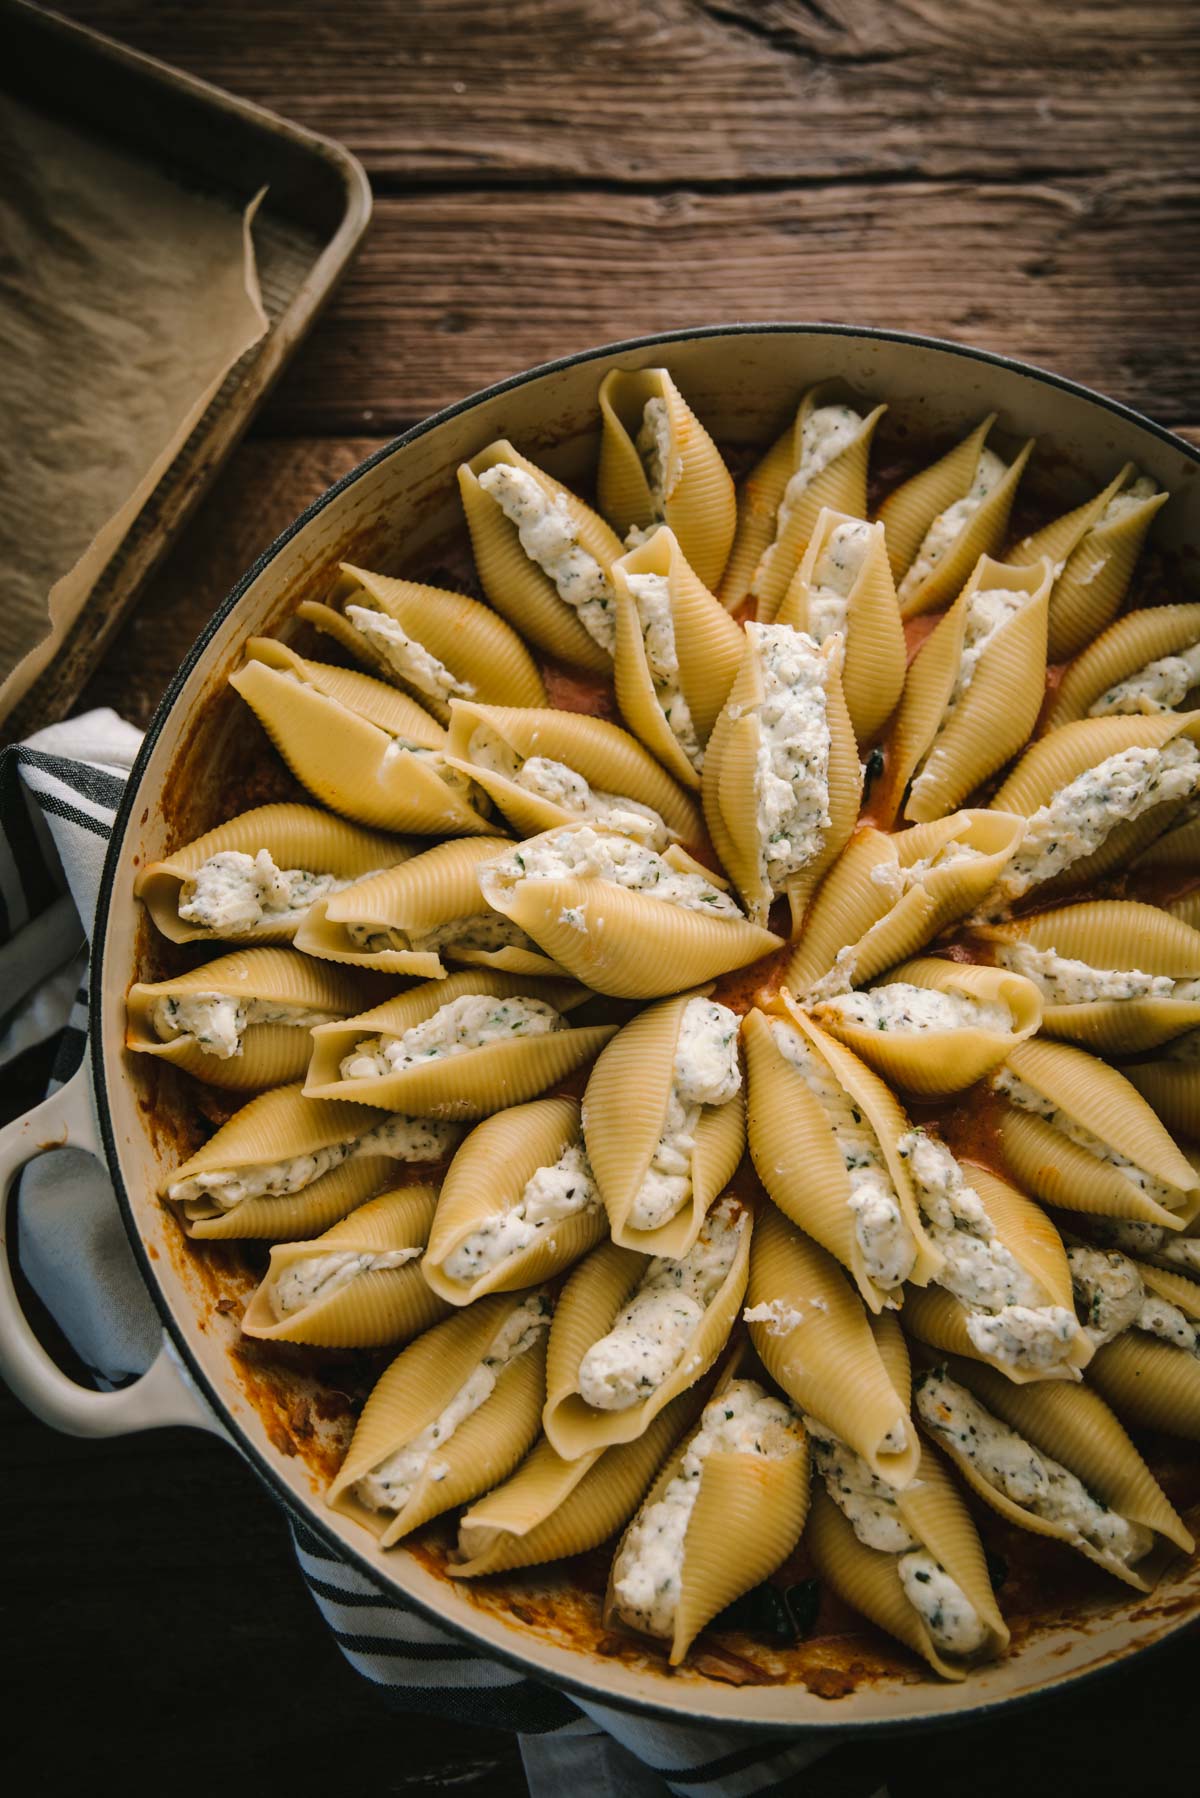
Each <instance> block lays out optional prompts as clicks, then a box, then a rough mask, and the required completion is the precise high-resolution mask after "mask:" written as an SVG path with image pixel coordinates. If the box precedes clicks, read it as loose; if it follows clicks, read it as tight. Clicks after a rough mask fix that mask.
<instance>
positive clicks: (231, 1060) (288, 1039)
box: [125, 949, 366, 1092]
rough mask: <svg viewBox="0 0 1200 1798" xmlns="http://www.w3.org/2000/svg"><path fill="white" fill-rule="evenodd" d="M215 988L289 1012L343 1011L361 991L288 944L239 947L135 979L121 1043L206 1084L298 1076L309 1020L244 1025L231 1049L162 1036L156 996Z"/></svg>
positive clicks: (235, 1086)
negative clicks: (162, 975) (218, 1050)
mask: <svg viewBox="0 0 1200 1798" xmlns="http://www.w3.org/2000/svg"><path fill="white" fill-rule="evenodd" d="M201 993H217V994H220V995H221V996H222V997H226V996H227V997H230V998H233V999H237V1000H239V1001H241V1002H243V1003H245V1002H249V1001H253V1000H255V999H262V1000H267V1001H269V1002H273V1003H274V1004H276V1005H280V1006H290V1007H294V1008H296V1010H297V1011H309V1012H318V1013H320V1012H323V1013H325V1014H326V1015H327V1016H328V1017H331V1018H332V1017H349V1016H350V1014H351V1013H352V1012H354V1011H357V1010H358V1008H359V1007H360V1006H361V1005H362V1003H363V1000H364V998H365V996H366V995H365V994H364V992H363V987H362V983H361V982H360V981H357V980H355V978H354V976H353V975H352V974H343V973H342V972H341V971H340V970H339V969H336V968H331V967H321V966H320V964H319V963H315V962H312V961H310V960H309V958H308V957H307V956H305V955H296V954H294V953H293V952H292V951H291V950H290V949H242V950H238V951H236V952H235V953H234V954H232V955H221V956H218V957H217V959H216V961H210V962H205V964H204V965H203V967H199V968H192V969H191V970H190V971H189V972H187V973H185V974H175V975H173V976H172V977H171V978H170V979H169V980H156V981H152V982H147V981H142V980H139V981H136V982H135V983H134V985H133V986H131V987H130V989H129V997H128V1000H127V1001H126V1030H125V1046H126V1048H127V1049H131V1050H133V1051H134V1053H135V1054H139V1055H154V1056H157V1057H158V1059H159V1060H161V1061H169V1062H170V1063H171V1064H172V1066H173V1067H177V1068H181V1069H182V1070H183V1072H184V1073H185V1074H191V1075H193V1077H194V1078H195V1079H197V1080H203V1081H204V1082H205V1083H206V1085H209V1086H219V1087H224V1088H226V1089H227V1090H232V1091H234V1092H246V1091H255V1090H262V1089H264V1088H266V1087H270V1086H282V1085H284V1084H285V1083H287V1082H289V1081H295V1080H301V1079H303V1077H304V1072H305V1069H306V1068H307V1067H308V1059H309V1056H310V1055H311V1053H312V1039H311V1037H310V1035H309V1029H310V1026H309V1025H306V1024H305V1025H299V1024H253V1023H252V1024H248V1025H247V1026H246V1028H245V1030H244V1032H243V1033H242V1036H241V1039H240V1050H239V1052H238V1053H237V1054H235V1055H229V1056H224V1057H223V1056H220V1055H215V1054H211V1053H209V1052H208V1051H206V1050H205V1049H204V1048H203V1047H202V1046H201V1045H200V1043H199V1042H197V1040H196V1038H195V1037H194V1036H192V1035H189V1034H186V1033H185V1034H182V1035H178V1036H174V1037H167V1038H165V1039H164V1038H162V1037H160V1036H159V1034H158V1031H157V1030H156V1028H155V1024H154V1011H155V1006H156V1005H157V1003H158V1002H159V1001H160V1000H164V999H177V998H183V999H186V998H188V997H189V996H195V995H198V994H201Z"/></svg>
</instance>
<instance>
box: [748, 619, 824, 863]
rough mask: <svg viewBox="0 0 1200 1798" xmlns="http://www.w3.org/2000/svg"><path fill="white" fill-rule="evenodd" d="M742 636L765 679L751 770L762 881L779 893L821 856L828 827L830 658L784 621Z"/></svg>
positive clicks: (753, 626)
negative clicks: (827, 691) (756, 656)
mask: <svg viewBox="0 0 1200 1798" xmlns="http://www.w3.org/2000/svg"><path fill="white" fill-rule="evenodd" d="M746 634H747V636H748V637H749V638H750V641H751V642H752V643H753V644H754V646H755V648H756V649H757V650H758V654H759V660H760V663H761V667H762V680H763V697H762V700H761V701H760V703H759V705H758V707H757V717H758V730H759V748H758V758H757V762H756V765H755V770H754V795H755V800H756V802H757V807H758V836H759V843H760V855H761V864H762V878H763V881H764V883H765V884H766V885H767V886H769V887H770V888H771V890H772V891H773V892H776V891H778V890H779V888H780V887H782V886H783V884H784V882H785V881H786V880H787V879H788V877H789V875H792V874H795V873H796V872H798V870H799V869H801V868H803V867H806V866H807V864H808V863H809V862H810V861H812V859H813V857H814V856H816V855H817V854H818V853H819V851H820V848H821V841H822V838H823V837H824V834H825V832H826V831H827V830H828V828H829V750H830V738H829V722H828V719H827V717H826V703H825V683H826V681H827V680H828V678H829V661H828V659H827V657H825V656H824V655H822V653H821V650H820V648H819V646H818V645H817V643H816V642H815V641H814V640H813V638H812V637H810V636H808V635H807V634H806V633H805V632H804V631H797V630H793V629H792V628H791V626H790V625H787V624H748V625H747V626H746Z"/></svg>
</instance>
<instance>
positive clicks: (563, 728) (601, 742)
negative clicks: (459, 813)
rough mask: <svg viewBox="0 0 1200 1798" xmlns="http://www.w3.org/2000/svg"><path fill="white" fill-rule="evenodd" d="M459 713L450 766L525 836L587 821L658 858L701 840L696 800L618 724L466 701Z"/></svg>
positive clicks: (454, 718)
mask: <svg viewBox="0 0 1200 1798" xmlns="http://www.w3.org/2000/svg"><path fill="white" fill-rule="evenodd" d="M450 711H451V722H450V741H449V749H448V754H449V760H450V765H451V766H452V767H454V768H457V769H458V771H459V773H460V774H462V775H464V776H465V777H466V778H468V779H470V780H471V781H473V782H474V783H475V785H476V786H479V787H481V788H482V789H483V791H484V792H485V793H486V794H487V795H488V797H489V798H490V799H491V800H492V801H493V802H494V803H495V804H496V805H497V806H498V807H499V809H500V810H501V811H502V812H503V813H504V815H505V817H506V818H507V819H508V821H509V823H510V824H511V825H512V826H513V828H514V829H515V830H516V831H517V832H518V833H519V834H520V835H521V836H530V837H532V836H536V835H537V834H538V832H539V831H542V830H553V829H554V827H555V825H558V824H574V823H576V822H578V821H579V820H581V819H586V820H588V822H590V823H592V824H595V825H597V826H598V827H600V828H602V829H606V830H620V831H623V832H624V833H625V834H626V835H627V836H634V837H639V838H641V839H643V840H644V841H645V842H648V843H650V844H651V845H652V847H653V848H655V849H665V848H666V846H667V844H668V843H669V842H670V841H671V840H672V839H673V838H677V837H682V838H685V839H686V840H687V841H688V842H693V843H694V842H695V841H696V840H697V838H698V837H699V836H700V833H701V825H700V814H699V811H698V809H697V807H696V805H695V804H694V802H693V801H692V799H691V798H690V797H689V796H688V795H687V794H686V793H685V792H684V791H683V789H682V788H681V787H680V786H679V785H678V783H677V782H676V781H674V780H672V778H671V776H670V775H669V774H668V773H666V771H665V770H664V769H663V768H661V767H660V766H659V764H658V763H657V762H656V761H655V759H654V757H653V756H652V755H651V754H650V753H649V752H648V751H647V750H645V749H643V748H642V745H641V744H640V743H639V742H637V741H636V740H635V739H634V738H633V737H631V736H630V735H629V733H628V732H627V731H624V730H622V729H621V728H620V726H619V725H616V724H609V723H608V721H607V720H606V719H604V718H590V717H588V716H587V715H586V714H585V713H583V712H559V711H554V710H551V709H550V708H548V707H547V708H544V709H542V710H540V711H537V710H519V709H518V708H516V707H514V706H494V705H476V704H474V703H473V702H471V701H469V700H461V699H456V700H455V701H454V704H453V705H452V706H451V708H450Z"/></svg>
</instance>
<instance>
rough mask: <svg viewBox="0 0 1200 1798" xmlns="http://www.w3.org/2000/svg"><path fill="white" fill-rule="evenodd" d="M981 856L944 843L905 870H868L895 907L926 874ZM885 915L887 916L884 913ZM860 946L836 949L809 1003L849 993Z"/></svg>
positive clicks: (884, 866) (887, 866)
mask: <svg viewBox="0 0 1200 1798" xmlns="http://www.w3.org/2000/svg"><path fill="white" fill-rule="evenodd" d="M982 854H983V851H982V849H973V848H972V847H971V845H970V844H969V843H959V842H952V843H946V844H945V845H944V846H943V847H942V848H941V849H937V850H935V851H934V852H933V854H932V855H924V856H922V857H921V859H920V860H919V861H915V862H913V863H912V865H911V866H910V867H907V868H902V867H899V866H897V864H896V863H895V862H877V863H876V864H875V866H874V867H873V868H872V869H871V874H870V879H871V884H872V885H873V886H877V887H882V888H884V890H885V891H886V893H887V896H888V898H889V899H890V901H891V903H892V904H893V905H898V904H899V903H900V901H901V899H903V897H904V895H905V893H907V892H908V891H909V890H910V888H912V887H924V885H925V880H926V876H927V875H929V874H932V873H935V872H940V871H941V870H942V869H943V868H948V867H951V866H952V865H953V864H954V863H955V862H965V861H978V859H979V857H980V856H981V855H982ZM886 915H887V913H885V914H884V916H886ZM882 921H883V920H882V918H880V919H878V920H877V921H876V924H875V925H873V926H872V929H875V928H877V927H878V924H880V923H882ZM861 947H862V942H861V940H860V942H858V943H847V944H846V945H845V947H844V948H841V949H839V950H838V952H837V954H836V955H835V956H834V958H833V966H832V967H831V968H830V969H829V971H828V972H827V973H825V974H822V976H821V978H820V979H819V980H816V981H814V982H813V984H812V986H811V987H810V988H809V989H808V998H809V1000H810V1001H811V1002H812V1003H814V1004H816V1003H817V1002H818V1001H820V1000H824V999H833V998H837V997H838V996H839V995H840V994H842V993H848V992H849V991H850V989H851V987H852V986H853V985H854V972H855V967H856V965H857V962H858V956H859V951H860V949H861Z"/></svg>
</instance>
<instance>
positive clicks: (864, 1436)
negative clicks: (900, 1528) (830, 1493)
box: [746, 1205, 920, 1487]
mask: <svg viewBox="0 0 1200 1798" xmlns="http://www.w3.org/2000/svg"><path fill="white" fill-rule="evenodd" d="M754 1234H755V1240H754V1245H753V1249H752V1252H751V1256H750V1283H749V1286H748V1288H747V1292H746V1301H747V1307H748V1309H749V1310H750V1311H751V1312H754V1311H758V1310H759V1309H760V1308H762V1309H765V1310H766V1311H767V1312H768V1313H769V1314H770V1315H768V1316H766V1317H763V1318H761V1319H759V1320H758V1321H754V1320H752V1321H751V1322H750V1337H751V1340H752V1341H753V1343H754V1346H755V1348H756V1350H757V1351H758V1356H759V1359H760V1360H761V1362H762V1364H763V1366H764V1367H765V1368H766V1370H767V1372H768V1373H769V1374H770V1376H771V1378H772V1379H773V1380H774V1381H775V1383H776V1385H777V1386H780V1387H782V1389H783V1391H784V1392H786V1393H787V1395H788V1397H789V1398H790V1399H791V1400H792V1401H793V1402H794V1403H795V1404H796V1405H798V1406H799V1408H800V1409H801V1410H802V1411H806V1412H808V1413H810V1414H811V1415H813V1416H816V1417H819V1418H820V1419H821V1422H822V1423H825V1424H828V1426H829V1428H830V1429H831V1430H833V1431H834V1433H835V1434H836V1435H837V1436H838V1437H840V1439H841V1440H842V1441H843V1442H846V1443H849V1445H850V1447H851V1448H853V1449H854V1450H855V1452H856V1453H857V1454H860V1455H861V1456H862V1458H863V1460H864V1461H865V1462H866V1463H867V1465H868V1466H869V1467H870V1469H871V1472H872V1473H874V1474H876V1475H877V1476H878V1478H879V1479H881V1480H885V1481H886V1482H887V1484H888V1485H889V1486H896V1487H901V1486H906V1485H908V1483H909V1481H910V1480H912V1478H913V1477H914V1475H915V1474H916V1471H917V1462H918V1460H919V1459H920V1446H919V1443H918V1440H917V1433H916V1430H915V1428H914V1426H913V1423H912V1419H911V1418H910V1417H909V1415H908V1407H907V1404H906V1403H905V1402H904V1400H903V1398H902V1396H901V1394H900V1393H899V1392H898V1391H897V1390H896V1386H895V1384H894V1383H893V1378H892V1375H891V1373H890V1372H889V1369H888V1367H887V1365H886V1363H885V1361H884V1359H883V1356H882V1354H881V1352H880V1348H879V1345H878V1344H877V1342H876V1339H875V1337H874V1335H873V1334H872V1330H871V1326H870V1324H869V1323H868V1322H867V1314H866V1312H865V1311H864V1310H863V1306H862V1301H861V1300H860V1299H859V1298H858V1296H857V1295H856V1294H855V1293H854V1292H853V1291H852V1289H851V1287H850V1286H849V1284H848V1282H847V1280H846V1278H845V1275H844V1274H843V1273H842V1270H841V1267H840V1265H839V1264H838V1262H837V1261H835V1260H834V1258H833V1256H832V1255H829V1254H827V1253H826V1252H825V1250H824V1249H822V1248H820V1247H819V1246H818V1245H817V1244H816V1243H815V1242H812V1241H810V1240H809V1238H808V1237H807V1236H804V1235H802V1234H801V1232H800V1231H799V1230H797V1229H796V1228H795V1227H794V1225H792V1224H790V1223H789V1222H788V1220H787V1219H786V1218H785V1217H784V1216H783V1213H782V1212H780V1211H777V1210H776V1209H775V1207H774V1206H773V1205H768V1206H766V1207H765V1208H764V1209H763V1211H762V1213H761V1214H760V1216H759V1218H758V1220H757V1222H756V1225H755V1233H754Z"/></svg>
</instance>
